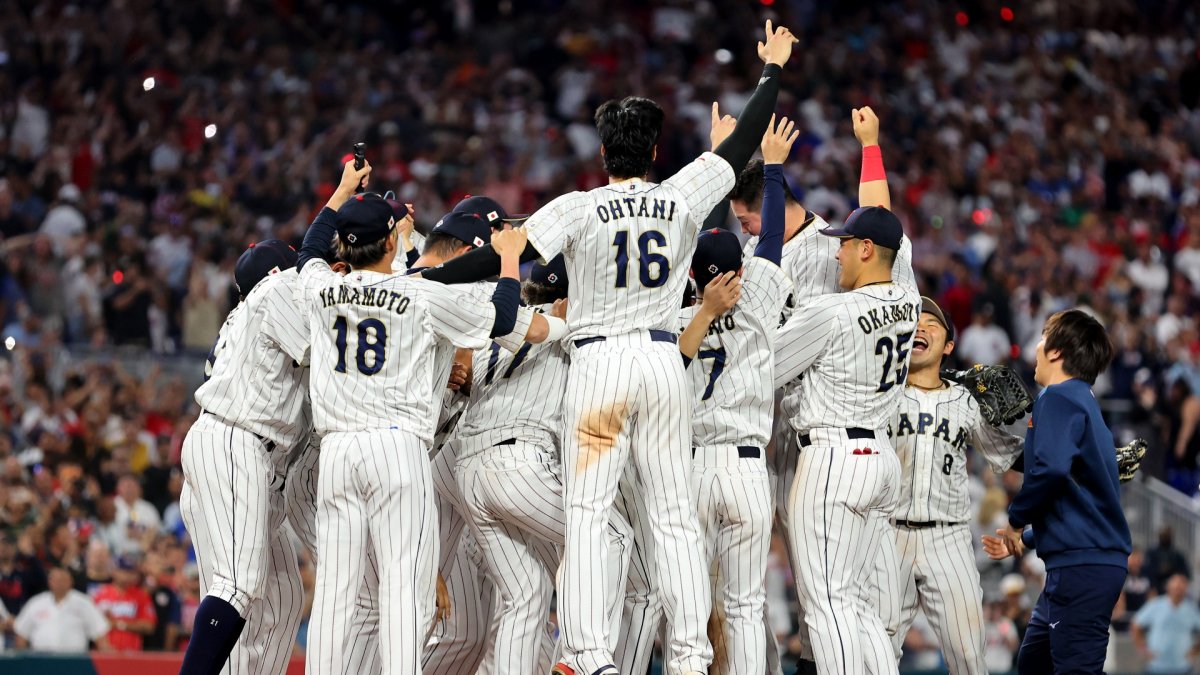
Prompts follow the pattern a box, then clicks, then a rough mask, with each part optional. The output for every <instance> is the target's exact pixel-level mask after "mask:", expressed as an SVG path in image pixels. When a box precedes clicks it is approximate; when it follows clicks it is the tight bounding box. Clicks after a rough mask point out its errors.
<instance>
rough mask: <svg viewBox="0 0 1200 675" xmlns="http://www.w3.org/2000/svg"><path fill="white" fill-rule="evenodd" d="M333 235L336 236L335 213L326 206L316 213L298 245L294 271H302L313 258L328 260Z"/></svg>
mask: <svg viewBox="0 0 1200 675" xmlns="http://www.w3.org/2000/svg"><path fill="white" fill-rule="evenodd" d="M335 234H337V211H334V210H333V209H331V208H329V207H328V206H326V207H325V208H323V209H321V210H320V212H318V213H317V217H316V218H314V219H313V221H312V225H309V226H308V231H307V232H305V233H304V243H302V244H301V245H300V253H299V259H298V260H297V262H296V269H297V270H301V269H304V266H305V265H307V264H308V261H309V260H312V259H313V258H321V259H328V258H330V257H331V253H332V249H333V236H334V235H335Z"/></svg>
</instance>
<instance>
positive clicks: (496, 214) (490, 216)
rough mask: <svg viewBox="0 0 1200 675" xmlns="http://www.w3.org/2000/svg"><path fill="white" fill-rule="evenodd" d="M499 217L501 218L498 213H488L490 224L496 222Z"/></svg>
mask: <svg viewBox="0 0 1200 675" xmlns="http://www.w3.org/2000/svg"><path fill="white" fill-rule="evenodd" d="M499 217H500V214H498V213H496V212H495V211H488V222H489V223H490V222H492V221H493V220H496V219H497V218H499Z"/></svg>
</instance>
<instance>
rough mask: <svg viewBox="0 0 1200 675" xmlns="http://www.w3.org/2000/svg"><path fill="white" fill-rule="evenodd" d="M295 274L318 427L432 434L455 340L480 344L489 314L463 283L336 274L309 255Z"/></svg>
mask: <svg viewBox="0 0 1200 675" xmlns="http://www.w3.org/2000/svg"><path fill="white" fill-rule="evenodd" d="M309 268H313V269H312V270H311V272H310V269H309ZM302 280H303V286H304V288H303V295H304V299H305V302H306V303H307V308H308V312H309V332H310V339H311V342H312V373H311V376H310V384H311V390H312V405H313V419H314V422H315V425H316V428H317V431H318V432H319V433H322V434H324V433H329V432H348V431H367V430H373V429H400V430H403V431H407V432H409V433H413V434H415V435H417V436H418V437H420V438H421V439H422V440H424V441H425V442H426V443H432V441H433V435H434V427H435V425H436V422H437V418H438V412H439V402H440V400H441V399H440V393H441V390H442V389H443V388H444V387H445V384H446V382H445V375H446V371H447V363H448V362H449V361H450V360H451V359H452V358H453V353H454V347H455V344H459V346H462V347H468V348H473V349H476V348H479V347H482V346H484V344H486V341H485V340H484V337H486V335H487V333H488V330H487V326H489V325H490V324H491V321H492V316H494V315H487V313H486V312H485V311H482V310H485V309H486V308H484V307H479V308H478V309H479V310H481V311H478V312H475V311H474V306H475V305H477V304H478V303H476V302H475V301H474V300H473V299H472V298H471V297H470V295H469V294H468V293H466V292H464V291H462V290H459V289H455V288H453V287H449V286H443V285H441V284H436V283H434V282H430V281H424V280H421V279H414V278H412V277H407V276H404V275H400V274H383V273H379V272H370V271H356V272H351V273H350V274H347V275H345V276H342V275H339V274H337V273H335V272H333V271H331V270H330V269H329V267H328V266H327V265H325V263H324V262H323V261H319V260H315V261H312V262H310V263H308V267H306V268H305V270H304V272H303V275H302ZM488 307H490V305H488ZM448 335H454V336H455V338H454V341H453V342H452V341H451V338H449V337H447V336H448Z"/></svg>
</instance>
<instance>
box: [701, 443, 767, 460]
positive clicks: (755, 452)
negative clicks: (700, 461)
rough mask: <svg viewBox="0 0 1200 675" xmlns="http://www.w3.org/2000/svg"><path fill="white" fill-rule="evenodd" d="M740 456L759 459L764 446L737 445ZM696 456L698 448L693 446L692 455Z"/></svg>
mask: <svg viewBox="0 0 1200 675" xmlns="http://www.w3.org/2000/svg"><path fill="white" fill-rule="evenodd" d="M737 451H738V457H739V458H741V459H758V458H759V457H762V448H757V447H755V446H753V445H739V446H737ZM695 456H696V449H695V448H692V457H695Z"/></svg>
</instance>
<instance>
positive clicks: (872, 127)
mask: <svg viewBox="0 0 1200 675" xmlns="http://www.w3.org/2000/svg"><path fill="white" fill-rule="evenodd" d="M850 116H851V119H852V121H853V122H854V136H855V137H856V138H858V142H859V143H862V171H861V174H860V177H859V179H858V180H859V182H858V205H859V206H882V207H883V208H885V209H887V210H889V211H891V210H892V195H891V192H889V191H888V184H887V174H886V173H885V172H884V170H883V153H882V152H881V151H880V149H879V118H878V117H876V116H875V111H874V110H871V107H870V106H864V107H862V108H857V109H855V110H852V111H851V112H850Z"/></svg>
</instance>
